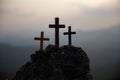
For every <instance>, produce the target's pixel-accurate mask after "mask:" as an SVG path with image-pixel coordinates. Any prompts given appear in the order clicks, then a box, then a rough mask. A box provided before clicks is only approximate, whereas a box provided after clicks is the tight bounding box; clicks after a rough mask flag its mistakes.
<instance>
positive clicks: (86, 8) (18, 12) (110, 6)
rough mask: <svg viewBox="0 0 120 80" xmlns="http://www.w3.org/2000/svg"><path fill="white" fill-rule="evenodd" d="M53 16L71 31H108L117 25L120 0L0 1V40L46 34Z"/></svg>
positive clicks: (119, 14)
mask: <svg viewBox="0 0 120 80" xmlns="http://www.w3.org/2000/svg"><path fill="white" fill-rule="evenodd" d="M55 17H59V18H60V23H61V24H65V25H66V27H67V26H72V29H73V30H84V31H91V30H100V29H105V28H109V27H112V26H115V25H118V24H120V0H0V37H1V36H2V37H3V36H6V35H8V34H9V35H10V34H11V35H12V34H15V33H23V32H24V34H26V32H30V33H32V34H34V33H37V34H38V32H37V31H42V30H44V31H49V30H48V25H49V24H50V23H54V18H55ZM53 31H54V30H53Z"/></svg>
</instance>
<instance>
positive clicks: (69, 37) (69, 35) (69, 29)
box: [64, 26, 76, 45]
mask: <svg viewBox="0 0 120 80" xmlns="http://www.w3.org/2000/svg"><path fill="white" fill-rule="evenodd" d="M72 34H76V32H71V26H69V27H68V32H64V35H68V39H69V43H68V44H69V45H71V42H72V40H71V35H72Z"/></svg>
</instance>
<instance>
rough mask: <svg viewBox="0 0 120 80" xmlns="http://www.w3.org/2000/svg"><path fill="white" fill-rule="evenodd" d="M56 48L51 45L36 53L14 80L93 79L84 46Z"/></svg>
mask: <svg viewBox="0 0 120 80" xmlns="http://www.w3.org/2000/svg"><path fill="white" fill-rule="evenodd" d="M54 49H55V46H54V45H49V46H48V47H47V48H46V49H45V50H44V51H43V52H42V51H38V52H37V53H35V54H34V58H31V60H30V61H28V62H27V63H26V64H25V65H23V66H22V67H21V68H20V69H19V70H18V71H17V72H16V75H15V76H14V78H13V80H92V76H91V74H90V66H89V65H90V64H89V58H88V56H87V54H86V53H85V52H84V51H83V49H82V48H79V47H74V46H69V45H66V46H62V47H60V48H59V49H56V50H54ZM39 53H40V54H43V55H40V56H38V55H37V54H39ZM32 55H33V54H32Z"/></svg>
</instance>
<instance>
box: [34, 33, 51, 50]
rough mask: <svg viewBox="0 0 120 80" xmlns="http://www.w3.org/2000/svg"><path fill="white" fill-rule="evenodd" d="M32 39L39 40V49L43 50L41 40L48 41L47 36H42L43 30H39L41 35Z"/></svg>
mask: <svg viewBox="0 0 120 80" xmlns="http://www.w3.org/2000/svg"><path fill="white" fill-rule="evenodd" d="M34 40H40V50H43V41H49V38H44V32H41V37H40V38H39V37H35V38H34Z"/></svg>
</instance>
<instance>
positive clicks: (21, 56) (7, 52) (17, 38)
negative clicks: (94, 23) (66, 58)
mask: <svg viewBox="0 0 120 80" xmlns="http://www.w3.org/2000/svg"><path fill="white" fill-rule="evenodd" d="M64 31H66V30H64V29H61V30H60V46H63V45H67V44H68V43H67V42H68V41H67V36H64V35H63V32H64ZM29 33H30V32H28V33H27V34H25V33H24V32H23V33H21V34H19V32H18V33H15V35H13V34H12V35H10V34H9V36H6V37H0V38H1V40H0V66H1V68H0V73H1V75H3V74H15V71H16V70H17V69H19V68H20V66H22V65H23V64H25V63H26V62H27V61H29V60H30V55H31V54H33V53H34V52H35V51H36V50H38V49H39V41H34V37H35V36H34V35H31V34H29ZM36 33H37V35H36V36H38V37H39V35H40V32H36ZM76 33H77V34H76V35H73V36H72V43H73V45H74V46H78V47H81V48H82V49H83V50H84V51H85V52H86V53H87V55H88V57H89V58H90V67H91V73H92V75H93V78H94V79H97V80H101V79H102V80H106V79H109V80H112V79H114V78H116V76H117V75H119V74H120V73H119V71H120V69H119V67H120V65H119V64H120V60H119V57H120V54H119V53H120V47H119V44H120V37H119V35H120V25H116V26H113V27H111V28H107V29H101V30H93V31H77V32H76ZM22 35H23V36H22ZM45 37H49V38H50V41H49V42H44V48H45V47H46V46H47V45H48V44H54V31H52V30H51V32H47V31H46V32H45ZM101 70H102V71H101ZM110 75H112V76H110ZM101 76H102V77H101ZM117 77H118V76H117Z"/></svg>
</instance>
